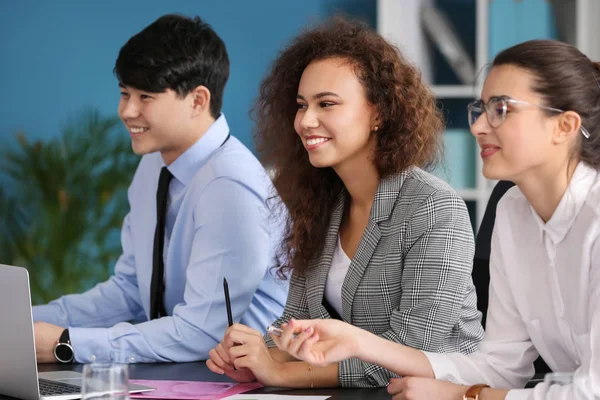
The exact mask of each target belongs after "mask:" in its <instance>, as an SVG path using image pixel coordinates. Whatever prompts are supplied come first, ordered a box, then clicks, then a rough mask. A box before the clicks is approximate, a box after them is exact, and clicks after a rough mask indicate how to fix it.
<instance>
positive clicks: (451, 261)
mask: <svg viewBox="0 0 600 400" xmlns="http://www.w3.org/2000/svg"><path fill="white" fill-rule="evenodd" d="M404 237H405V239H404V240H401V243H400V249H401V251H402V254H403V266H402V268H401V271H402V274H401V276H400V279H401V282H400V288H401V293H402V294H401V298H400V303H399V307H398V308H396V309H395V310H394V311H393V312H392V314H391V318H390V329H389V330H387V331H385V332H383V333H382V334H381V335H380V336H381V337H383V338H385V339H387V340H391V341H393V342H397V343H401V344H404V345H407V346H410V347H413V348H416V349H420V350H428V351H434V352H448V351H457V350H459V351H461V352H464V353H470V352H472V351H475V350H476V349H477V346H478V343H479V341H480V340H481V338H482V335H483V330H482V328H481V324H480V322H479V321H480V320H479V319H478V316H477V315H475V314H477V313H475V312H474V313H473V314H474V318H473V321H472V323H471V324H469V327H468V328H467V329H460V330H459V328H457V327H459V326H460V325H461V324H459V320H460V318H461V313H462V309H463V305H464V303H465V300H466V298H467V295H468V294H469V293H470V290H471V289H472V280H471V270H472V262H473V253H474V239H473V231H472V228H471V223H470V219H469V215H468V212H467V209H466V206H465V203H464V201H463V200H462V199H461V198H460V197H459V196H458V195H457V194H456V193H454V192H452V191H450V190H437V191H435V192H433V193H432V194H430V195H429V196H428V197H426V199H425V200H424V201H423V202H422V204H420V205H418V206H417V207H416V208H415V211H414V213H413V214H412V216H411V217H410V219H409V220H408V223H407V228H406V234H405V236H404ZM399 268H400V267H399ZM380 290H386V288H381V289H380ZM473 300H474V298H473ZM474 301H475V300H474ZM473 307H474V305H473ZM393 377H397V375H395V374H394V373H392V372H391V371H388V370H386V369H384V368H382V367H379V366H377V365H374V364H370V363H367V362H364V361H361V360H358V359H355V358H354V359H348V360H345V361H342V362H341V363H340V367H339V381H340V384H341V385H342V386H345V387H381V386H387V384H388V383H389V380H390V378H393Z"/></svg>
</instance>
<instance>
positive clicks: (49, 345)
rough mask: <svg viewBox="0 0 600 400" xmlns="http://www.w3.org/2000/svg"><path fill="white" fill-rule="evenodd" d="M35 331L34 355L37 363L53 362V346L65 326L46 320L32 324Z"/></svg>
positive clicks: (54, 360)
mask: <svg viewBox="0 0 600 400" xmlns="http://www.w3.org/2000/svg"><path fill="white" fill-rule="evenodd" d="M33 330H34V333H35V355H36V357H37V362H38V363H55V362H57V361H56V358H55V357H54V346H56V343H58V339H59V338H60V335H61V334H62V333H63V331H64V330H65V328H62V327H60V326H56V325H52V324H49V323H47V322H36V323H35V324H33Z"/></svg>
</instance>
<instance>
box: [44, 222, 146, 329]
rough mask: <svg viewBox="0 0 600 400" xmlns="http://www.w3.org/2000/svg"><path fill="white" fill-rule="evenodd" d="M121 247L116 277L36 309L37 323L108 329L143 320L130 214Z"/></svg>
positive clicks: (124, 225) (122, 230)
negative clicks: (127, 322)
mask: <svg viewBox="0 0 600 400" xmlns="http://www.w3.org/2000/svg"><path fill="white" fill-rule="evenodd" d="M121 246H122V248H123V253H122V254H121V256H120V257H119V259H118V260H117V263H116V265H115V273H114V275H113V276H111V277H110V279H109V280H108V281H106V282H103V283H100V284H98V285H96V286H95V287H94V288H92V289H90V290H88V291H86V292H85V293H81V294H73V295H67V296H62V297H60V298H59V299H57V300H54V301H52V302H50V303H48V304H46V305H41V306H35V307H33V319H34V321H45V322H49V323H51V324H54V325H58V326H62V327H65V328H66V327H80V326H87V327H94V328H96V327H102V328H107V327H109V326H112V325H114V324H116V323H118V322H120V321H129V320H142V319H144V318H145V315H144V310H143V308H142V305H141V299H140V296H139V290H138V283H137V274H136V266H135V259H134V256H133V249H132V247H133V244H132V239H131V228H130V217H129V215H127V216H126V217H125V220H124V222H123V227H122V229H121Z"/></svg>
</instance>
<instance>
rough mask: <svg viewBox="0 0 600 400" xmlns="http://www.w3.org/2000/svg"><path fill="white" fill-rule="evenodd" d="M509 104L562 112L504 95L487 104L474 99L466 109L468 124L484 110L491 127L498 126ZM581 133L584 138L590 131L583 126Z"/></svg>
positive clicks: (491, 99)
mask: <svg viewBox="0 0 600 400" xmlns="http://www.w3.org/2000/svg"><path fill="white" fill-rule="evenodd" d="M509 104H520V105H526V106H533V107H538V108H541V109H544V110H547V111H552V112H555V113H559V114H560V113H563V112H564V110H560V109H558V108H552V107H546V106H541V105H539V104H531V103H528V102H526V101H521V100H514V99H510V98H506V97H492V98H490V100H489V101H488V102H487V104H485V103H484V102H483V100H476V101H474V102H472V103H471V104H469V105H468V106H467V110H468V112H469V126H473V125H474V124H475V122H477V120H478V119H479V117H481V114H483V112H484V111H485V115H486V117H487V121H488V123H489V124H490V126H491V127H492V128H497V127H499V126H500V125H501V124H502V123H503V122H504V120H505V119H506V114H507V113H508V105H509ZM581 133H582V134H583V136H584V137H585V138H586V139H589V138H590V133H589V132H588V131H587V129H585V128H584V127H583V126H582V127H581Z"/></svg>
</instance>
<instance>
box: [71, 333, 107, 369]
mask: <svg viewBox="0 0 600 400" xmlns="http://www.w3.org/2000/svg"><path fill="white" fill-rule="evenodd" d="M69 337H70V340H71V346H73V352H74V353H75V361H77V362H78V363H83V364H85V363H90V362H111V361H112V359H111V351H110V349H111V346H110V342H109V340H108V329H106V328H69Z"/></svg>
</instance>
